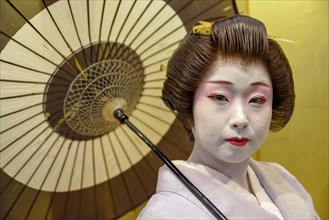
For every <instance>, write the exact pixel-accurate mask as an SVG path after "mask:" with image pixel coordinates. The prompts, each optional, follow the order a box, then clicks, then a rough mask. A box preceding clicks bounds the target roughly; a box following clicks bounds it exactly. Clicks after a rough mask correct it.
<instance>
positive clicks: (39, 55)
mask: <svg viewBox="0 0 329 220" xmlns="http://www.w3.org/2000/svg"><path fill="white" fill-rule="evenodd" d="M0 33H1V34H3V35H4V36H6V37H7V38H9V39H10V40H12V41H13V42H15V43H17V44H19V45H20V46H22V47H23V48H25V49H27V50H28V51H30V52H32V53H34V54H35V55H37V56H38V57H40V58H42V59H43V60H46V61H47V62H49V63H51V64H53V65H54V66H56V67H58V68H60V69H61V70H63V71H64V72H65V73H67V74H68V75H70V76H71V77H75V76H74V75H72V73H71V72H68V71H67V70H65V69H63V68H62V67H61V66H59V65H58V64H56V63H54V62H53V61H51V60H49V59H48V58H46V57H44V56H42V55H41V54H39V53H37V52H36V51H34V50H32V49H31V48H29V47H27V46H25V45H24V44H22V43H21V42H19V41H17V40H15V39H14V38H12V37H10V36H9V35H7V34H6V33H4V32H3V31H1V30H0Z"/></svg>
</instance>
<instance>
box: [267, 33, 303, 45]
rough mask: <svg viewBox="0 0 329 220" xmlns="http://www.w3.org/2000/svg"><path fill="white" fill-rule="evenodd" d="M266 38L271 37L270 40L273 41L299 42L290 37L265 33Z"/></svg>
mask: <svg viewBox="0 0 329 220" xmlns="http://www.w3.org/2000/svg"><path fill="white" fill-rule="evenodd" d="M267 38H268V39H271V40H275V41H282V42H286V43H293V44H295V43H299V41H298V40H291V39H288V38H284V37H278V36H275V35H267Z"/></svg>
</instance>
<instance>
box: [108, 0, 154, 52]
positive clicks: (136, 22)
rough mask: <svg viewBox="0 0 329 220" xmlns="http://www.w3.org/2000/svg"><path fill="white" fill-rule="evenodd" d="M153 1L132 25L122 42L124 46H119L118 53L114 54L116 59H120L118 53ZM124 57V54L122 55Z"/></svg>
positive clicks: (150, 2)
mask: <svg viewBox="0 0 329 220" xmlns="http://www.w3.org/2000/svg"><path fill="white" fill-rule="evenodd" d="M152 2H153V1H149V3H148V4H147V6H146V7H145V8H144V9H143V11H142V12H141V13H140V15H139V17H138V18H137V19H136V21H135V22H134V24H133V25H132V27H131V29H130V30H129V31H128V33H127V34H126V35H125V38H124V39H123V41H122V44H121V45H120V46H119V48H118V49H117V51H116V53H115V54H114V57H118V58H120V56H119V55H118V51H120V49H121V47H122V45H124V44H125V43H126V40H127V39H128V37H129V36H130V34H131V33H132V31H133V30H134V29H135V28H136V27H137V24H138V22H139V21H140V19H141V18H142V17H143V16H144V14H145V12H146V11H147V10H148V9H149V7H150V5H151V4H152ZM120 55H122V53H121V54H120Z"/></svg>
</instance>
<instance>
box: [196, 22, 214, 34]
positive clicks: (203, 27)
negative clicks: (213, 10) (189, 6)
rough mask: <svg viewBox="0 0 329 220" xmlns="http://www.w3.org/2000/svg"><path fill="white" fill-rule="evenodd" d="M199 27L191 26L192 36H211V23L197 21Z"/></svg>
mask: <svg viewBox="0 0 329 220" xmlns="http://www.w3.org/2000/svg"><path fill="white" fill-rule="evenodd" d="M198 23H199V25H196V26H193V28H192V33H193V34H201V35H210V34H211V26H212V25H213V23H211V22H207V21H199V22H198Z"/></svg>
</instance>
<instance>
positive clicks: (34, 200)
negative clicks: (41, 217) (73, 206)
mask: <svg viewBox="0 0 329 220" xmlns="http://www.w3.org/2000/svg"><path fill="white" fill-rule="evenodd" d="M66 140H67V139H64V140H63V143H62V147H63V146H64V143H65V142H66ZM72 142H73V140H70V144H69V147H68V149H71V145H72ZM62 147H61V149H62ZM59 152H60V151H58V154H59ZM69 152H70V150H67V153H66V155H65V158H64V160H63V161H64V162H63V165H62V167H61V170H60V174H59V177H58V178H57V181H56V184H55V188H57V186H58V183H59V180H60V178H61V175H62V172H63V169H64V167H65V164H66V162H67V156H68V155H69ZM58 154H57V155H56V158H57V156H58ZM56 158H55V159H54V160H53V164H54V163H55V161H56ZM47 175H48V174H47ZM46 178H47V177H45V179H46ZM45 179H44V182H45ZM44 182H43V183H44ZM42 186H43V184H42V185H41V187H40V188H39V190H38V191H37V194H36V196H35V197H34V199H33V202H32V205H31V207H30V209H29V211H28V213H27V215H26V217H27V218H29V216H30V213H31V211H32V209H33V205H34V204H35V203H36V200H37V198H38V196H39V194H40V192H42ZM54 191H56V190H54ZM54 195H55V193H52V196H51V199H50V203H49V205H48V208H47V211H46V217H48V214H49V210H50V207H51V205H52V203H53V200H54Z"/></svg>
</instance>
